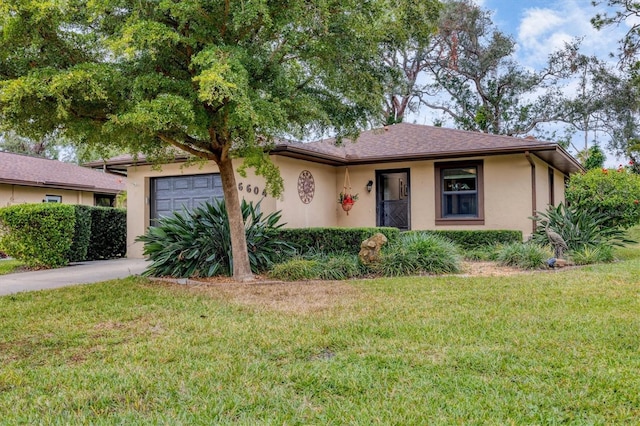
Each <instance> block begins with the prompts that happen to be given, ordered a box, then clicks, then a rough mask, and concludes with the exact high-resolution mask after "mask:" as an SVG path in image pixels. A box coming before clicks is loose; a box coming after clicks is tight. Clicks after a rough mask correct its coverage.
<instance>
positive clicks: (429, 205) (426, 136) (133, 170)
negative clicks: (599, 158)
mask: <svg viewBox="0 0 640 426" xmlns="http://www.w3.org/2000/svg"><path fill="white" fill-rule="evenodd" d="M334 142H335V141H333V140H323V141H318V142H312V143H281V144H278V145H276V146H275V148H274V149H273V150H272V151H271V153H270V154H271V158H272V160H273V162H274V163H275V164H277V166H278V167H279V168H280V172H281V175H282V177H283V179H284V194H283V195H282V197H281V198H279V199H275V198H270V197H265V195H264V194H263V189H264V181H263V180H262V179H261V178H259V177H255V176H248V177H247V178H242V177H239V176H238V178H237V179H238V180H237V183H238V191H239V193H240V194H241V196H242V197H243V198H245V199H246V200H247V201H254V202H257V201H258V200H261V199H262V200H263V201H262V208H263V210H264V211H269V212H270V211H275V210H281V211H282V220H283V221H284V222H286V223H287V226H288V227H317V226H338V227H355V226H394V227H398V228H400V229H469V230H476V229H511V230H520V231H522V232H523V235H524V236H525V238H526V237H527V236H528V235H529V234H531V232H532V230H533V226H534V224H533V222H532V220H530V219H529V217H530V216H531V215H532V214H533V213H534V212H535V211H542V210H545V209H546V208H547V206H548V205H549V204H554V205H555V204H557V203H560V202H562V201H564V188H565V180H566V178H567V177H568V176H569V175H570V174H571V173H575V172H579V171H582V170H583V168H582V166H581V165H580V164H579V163H578V162H577V161H576V160H575V159H574V158H573V157H572V156H571V155H570V154H568V153H567V152H566V151H565V150H564V149H563V148H562V147H560V146H559V145H558V144H556V143H551V142H545V141H539V140H535V139H531V138H524V139H523V138H514V137H508V136H496V135H489V134H484V133H475V132H466V131H461V130H453V129H446V128H440V127H430V126H422V125H415V124H396V125H393V126H387V127H384V128H382V129H377V130H371V131H366V132H363V133H362V134H361V135H360V137H359V138H358V140H357V141H356V142H350V141H346V142H344V144H343V145H342V146H336V145H335V143H334ZM186 164H187V163H185V162H184V161H181V160H176V162H175V163H172V164H168V165H164V166H162V169H161V170H157V169H155V168H153V167H152V166H151V165H149V164H147V163H146V162H145V161H144V160H141V159H138V160H135V161H134V160H133V159H132V158H131V157H119V158H114V159H111V160H110V161H108V162H107V163H106V167H107V168H112V169H114V170H118V171H121V172H122V171H125V170H126V171H127V173H128V183H127V191H128V192H127V193H128V197H127V198H128V199H127V207H128V219H127V221H128V222H127V225H128V237H127V238H128V256H130V257H139V256H142V247H141V245H140V244H139V243H135V242H134V240H135V238H136V237H137V236H139V235H141V234H143V233H144V232H145V230H146V228H147V227H148V226H149V225H150V224H151V223H152V220H153V219H154V218H157V217H160V216H163V215H166V214H169V213H170V212H172V211H175V210H181V209H182V208H183V206H187V207H193V206H194V205H197V204H198V203H201V202H203V201H205V200H210V199H212V198H215V197H221V196H222V190H221V187H220V177H219V176H218V175H217V174H216V172H217V167H216V165H215V164H214V163H207V164H204V165H202V164H195V165H190V166H186ZM347 175H348V180H347V182H350V186H351V188H350V189H349V188H347V191H349V192H351V193H354V194H355V193H357V194H358V200H357V201H356V202H355V204H354V206H353V208H352V209H351V211H349V214H347V213H346V212H345V211H344V210H343V209H342V207H341V205H340V204H338V202H337V199H338V194H339V193H340V192H341V191H343V190H344V187H345V181H346V179H345V178H346V176H347ZM347 186H349V185H348V183H347ZM263 198H264V199H263Z"/></svg>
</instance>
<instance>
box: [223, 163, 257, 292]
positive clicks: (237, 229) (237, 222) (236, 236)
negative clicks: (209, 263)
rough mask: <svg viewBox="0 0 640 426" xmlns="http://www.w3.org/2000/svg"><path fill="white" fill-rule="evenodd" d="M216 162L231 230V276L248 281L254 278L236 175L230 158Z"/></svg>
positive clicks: (237, 279)
mask: <svg viewBox="0 0 640 426" xmlns="http://www.w3.org/2000/svg"><path fill="white" fill-rule="evenodd" d="M217 164H218V167H219V168H220V178H221V179H222V192H223V193H224V201H225V205H226V207H227V216H228V217H229V229H230V232H231V255H232V257H233V278H234V279H235V280H236V281H239V282H248V281H251V280H253V279H254V276H253V273H252V272H251V264H250V263H249V253H248V252H247V238H246V235H245V229H244V221H243V220H242V210H241V209H240V198H239V197H238V189H237V188H236V176H235V173H234V170H233V163H232V160H231V159H230V158H229V157H227V156H225V158H224V159H222V160H221V161H220V162H219V163H217Z"/></svg>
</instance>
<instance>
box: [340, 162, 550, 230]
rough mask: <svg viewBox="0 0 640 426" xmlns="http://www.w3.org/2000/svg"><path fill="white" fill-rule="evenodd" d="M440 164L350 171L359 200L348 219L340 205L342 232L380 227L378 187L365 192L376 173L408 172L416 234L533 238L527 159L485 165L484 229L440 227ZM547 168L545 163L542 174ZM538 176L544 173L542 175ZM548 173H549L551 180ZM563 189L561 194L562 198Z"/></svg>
mask: <svg viewBox="0 0 640 426" xmlns="http://www.w3.org/2000/svg"><path fill="white" fill-rule="evenodd" d="M479 159H482V158H452V159H447V160H446V161H447V162H449V161H470V160H479ZM434 164H435V162H434V161H414V162H396V163H385V164H378V165H366V166H350V167H349V176H350V178H351V179H350V180H351V185H352V191H353V192H354V193H356V192H357V193H358V194H359V200H358V201H357V202H356V203H355V205H354V207H353V209H352V210H351V211H350V213H349V215H347V214H346V213H345V212H343V211H342V209H340V207H339V205H338V204H337V203H336V207H337V213H338V226H346V227H351V226H376V192H377V190H378V188H376V185H374V187H373V190H372V191H371V193H367V191H366V188H365V186H366V183H367V182H368V181H369V180H373V181H374V182H375V176H376V171H387V170H396V169H405V168H406V169H409V184H410V194H411V201H410V212H411V213H410V215H411V229H515V230H521V231H522V232H523V234H524V236H525V237H526V236H528V235H529V234H530V232H531V221H530V220H528V219H527V218H528V217H529V216H530V215H531V212H532V204H531V203H532V197H531V167H530V163H529V162H528V161H527V159H526V157H525V156H524V155H508V156H494V157H486V158H484V159H483V164H484V167H483V171H484V217H485V223H484V225H442V226H440V225H439V226H436V225H435V218H436V208H435V198H436V192H435V188H436V185H435V180H436V175H435V167H434ZM543 165H544V166H545V167H546V164H544V163H541V165H540V166H539V167H538V169H542V168H543V167H542V166H543ZM344 170H345V168H344V167H340V168H337V169H336V187H335V194H336V196H337V194H338V193H339V192H340V191H341V190H342V187H343V181H344V173H345V172H344ZM537 173H538V174H539V173H540V172H539V171H537ZM546 173H547V169H546V168H544V177H545V178H546V177H547V175H546ZM537 187H538V188H537V190H538V191H546V192H545V193H548V189H547V188H548V186H546V183H545V182H542V180H541V178H540V182H539V183H538V185H537ZM560 191H562V188H560V189H559V190H557V191H556V198H558V197H559V196H560V195H562V194H561V193H560Z"/></svg>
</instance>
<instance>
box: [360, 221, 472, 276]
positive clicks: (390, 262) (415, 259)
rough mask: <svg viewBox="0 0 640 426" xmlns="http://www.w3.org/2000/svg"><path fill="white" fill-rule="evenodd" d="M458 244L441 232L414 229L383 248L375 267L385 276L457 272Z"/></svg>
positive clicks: (458, 266)
mask: <svg viewBox="0 0 640 426" xmlns="http://www.w3.org/2000/svg"><path fill="white" fill-rule="evenodd" d="M460 259H461V255H460V252H459V249H458V247H457V246H456V245H455V244H454V243H453V242H451V241H450V240H448V239H446V238H443V237H441V236H439V235H434V234H428V233H421V232H411V233H406V234H402V235H401V236H400V238H399V239H398V240H397V241H396V242H394V243H392V244H391V245H389V246H388V247H385V248H384V249H383V255H382V259H381V261H380V263H378V264H374V265H372V269H373V270H374V271H375V272H377V273H378V274H380V275H384V276H402V275H419V274H444V273H455V272H458V271H459V270H460Z"/></svg>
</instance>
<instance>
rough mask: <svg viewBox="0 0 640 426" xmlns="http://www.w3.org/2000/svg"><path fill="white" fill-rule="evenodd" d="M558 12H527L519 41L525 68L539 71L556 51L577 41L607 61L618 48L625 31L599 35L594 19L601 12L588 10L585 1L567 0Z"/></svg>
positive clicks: (586, 51)
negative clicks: (580, 40)
mask: <svg viewBox="0 0 640 426" xmlns="http://www.w3.org/2000/svg"><path fill="white" fill-rule="evenodd" d="M554 6H555V8H554V9H550V8H539V7H531V8H526V9H525V10H524V11H523V15H522V16H523V17H522V19H521V20H520V24H519V26H518V32H517V35H516V41H517V43H518V56H519V60H520V61H522V63H523V64H526V65H528V66H531V67H533V68H538V67H540V66H542V65H543V64H544V62H545V60H546V58H547V57H548V55H549V54H551V53H552V52H553V51H555V50H558V49H561V48H562V47H563V46H564V44H565V43H567V42H570V41H571V40H573V39H575V38H580V39H582V44H581V45H582V48H581V51H582V53H584V54H587V55H596V56H599V57H601V58H602V59H605V58H607V57H608V54H609V53H610V52H613V51H615V50H616V48H617V42H618V40H619V39H620V38H621V37H622V34H623V29H622V28H616V27H609V28H605V29H604V30H602V31H597V30H596V29H595V28H593V26H592V25H591V22H590V20H591V18H592V17H593V16H594V15H595V14H596V13H597V11H598V9H596V8H594V7H592V6H590V5H589V6H588V7H585V4H584V1H581V2H577V1H576V0H564V1H559V2H557V3H555V4H554Z"/></svg>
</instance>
